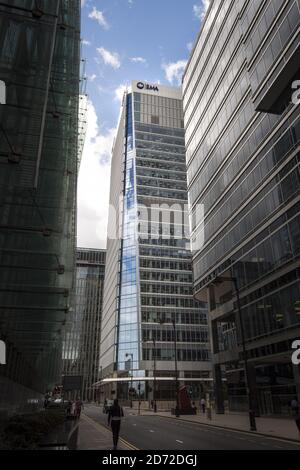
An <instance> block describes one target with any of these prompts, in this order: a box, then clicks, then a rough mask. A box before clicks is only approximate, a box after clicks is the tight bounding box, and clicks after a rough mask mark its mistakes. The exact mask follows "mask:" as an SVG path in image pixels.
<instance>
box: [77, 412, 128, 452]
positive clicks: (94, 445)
mask: <svg viewBox="0 0 300 470" xmlns="http://www.w3.org/2000/svg"><path fill="white" fill-rule="evenodd" d="M94 408H96V407H94ZM85 409H87V412H86V411H85V412H84V413H82V415H81V418H80V421H79V426H78V433H77V435H76V444H75V445H74V447H72V448H73V449H76V450H111V449H112V444H113V443H112V433H111V430H110V429H108V428H107V427H106V426H104V425H103V424H104V422H103V424H99V423H100V422H99V421H97V420H95V419H91V417H89V415H90V410H91V409H92V405H86V406H85ZM98 413H99V409H98V408H97V409H96V413H95V414H98ZM92 414H93V413H92ZM118 448H119V449H120V450H131V449H133V447H132V446H131V445H129V444H126V443H125V442H124V441H122V440H121V439H120V440H119V445H118Z"/></svg>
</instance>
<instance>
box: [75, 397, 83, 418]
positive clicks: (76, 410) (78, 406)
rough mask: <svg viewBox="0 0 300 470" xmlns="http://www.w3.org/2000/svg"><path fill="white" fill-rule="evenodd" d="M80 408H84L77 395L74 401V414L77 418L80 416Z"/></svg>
mask: <svg viewBox="0 0 300 470" xmlns="http://www.w3.org/2000/svg"><path fill="white" fill-rule="evenodd" d="M82 409H84V406H83V402H82V401H81V399H80V397H78V398H77V400H76V403H75V414H76V418H77V419H79V418H80V415H81V410H82Z"/></svg>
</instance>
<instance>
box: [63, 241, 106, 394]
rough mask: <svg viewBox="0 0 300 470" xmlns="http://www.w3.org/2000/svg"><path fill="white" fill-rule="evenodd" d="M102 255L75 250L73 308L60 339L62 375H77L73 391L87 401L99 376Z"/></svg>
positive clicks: (88, 250)
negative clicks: (77, 388)
mask: <svg viewBox="0 0 300 470" xmlns="http://www.w3.org/2000/svg"><path fill="white" fill-rule="evenodd" d="M105 256H106V251H105V250H94V249H89V248H78V249H77V262H76V294H75V307H74V309H73V311H72V312H71V313H70V314H69V316H68V322H67V325H66V329H65V332H64V340H63V375H67V376H70V375H72V376H74V375H75V376H80V377H81V383H82V387H81V389H80V390H77V391H75V392H76V393H77V394H78V395H79V396H81V398H82V400H88V401H92V400H93V401H95V400H96V398H97V397H96V389H95V388H94V387H93V384H94V383H95V382H97V380H98V379H99V377H100V374H99V361H100V333H101V314H102V301H103V287H104V271H105ZM73 398H76V397H73Z"/></svg>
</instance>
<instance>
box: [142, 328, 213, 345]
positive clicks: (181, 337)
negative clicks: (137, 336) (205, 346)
mask: <svg viewBox="0 0 300 470" xmlns="http://www.w3.org/2000/svg"><path fill="white" fill-rule="evenodd" d="M151 328H152V327H151ZM142 340H143V341H152V342H153V340H155V341H166V342H174V340H175V334H174V330H173V329H172V327H170V329H169V330H167V329H149V328H145V325H143V328H142ZM176 341H178V342H189V343H207V342H208V330H207V328H205V327H204V328H201V329H199V328H198V327H197V329H193V328H192V327H189V328H187V327H182V326H181V325H178V326H177V330H176Z"/></svg>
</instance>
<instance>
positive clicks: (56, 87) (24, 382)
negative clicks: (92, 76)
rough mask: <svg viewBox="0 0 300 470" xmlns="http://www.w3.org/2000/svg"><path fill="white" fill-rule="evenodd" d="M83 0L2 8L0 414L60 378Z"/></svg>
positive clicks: (71, 262) (69, 277) (69, 285)
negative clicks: (0, 355) (2, 352)
mask: <svg viewBox="0 0 300 470" xmlns="http://www.w3.org/2000/svg"><path fill="white" fill-rule="evenodd" d="M79 78H80V1H79V0H70V1H69V0H68V1H67V0H53V1H49V2H46V1H41V2H37V1H36V2H34V1H24V2H16V1H10V2H4V3H3V2H2V3H1V5H0V340H3V341H4V342H5V344H6V364H4V365H0V413H1V412H3V413H11V412H18V411H23V410H25V409H26V407H27V406H28V403H29V401H30V402H31V403H32V402H33V401H34V402H36V401H39V400H40V403H42V404H43V398H44V393H45V392H46V390H47V389H48V388H49V389H51V388H52V387H53V386H54V385H56V384H59V383H60V380H61V363H62V361H61V356H62V333H63V329H64V325H65V323H66V321H67V316H68V312H69V309H70V307H71V305H72V302H73V287H74V284H73V275H74V267H75V235H76V180H77V162H78V149H79V147H78V132H79V129H78V109H79V93H80V86H79V85H80V84H79Z"/></svg>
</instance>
